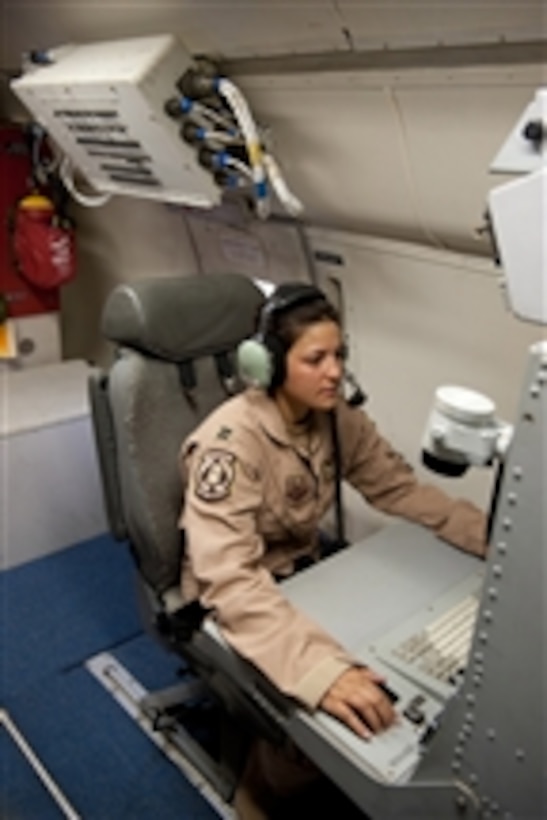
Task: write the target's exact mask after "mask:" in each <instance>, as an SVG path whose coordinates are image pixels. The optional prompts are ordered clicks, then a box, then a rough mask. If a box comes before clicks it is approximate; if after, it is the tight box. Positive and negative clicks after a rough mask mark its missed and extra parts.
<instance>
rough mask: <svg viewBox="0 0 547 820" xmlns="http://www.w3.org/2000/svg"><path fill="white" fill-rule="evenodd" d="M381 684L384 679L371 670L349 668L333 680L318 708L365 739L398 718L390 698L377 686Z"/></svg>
mask: <svg viewBox="0 0 547 820" xmlns="http://www.w3.org/2000/svg"><path fill="white" fill-rule="evenodd" d="M384 682H385V678H383V677H382V675H379V674H377V673H376V672H374V671H373V670H372V669H368V668H363V667H359V666H352V667H350V669H346V671H345V672H342V674H341V675H340V676H339V677H338V678H337V679H336V680H335V681H334V683H333V684H332V685H331V687H330V689H328V690H327V692H326V693H325V694H324V695H323V697H322V699H321V701H320V702H319V708H320V709H323V710H324V711H325V712H328V713H329V714H331V715H332V716H333V717H335V718H338V720H341V721H342V723H345V724H346V725H347V726H349V728H350V729H352V730H353V731H354V732H355V733H356V734H357V735H359V736H360V737H362V738H366V739H368V738H370V737H371V736H372V735H373V734H376V733H377V732H381V731H382V730H383V729H387V728H388V726H391V724H392V723H394V722H395V720H396V718H397V713H396V712H395V710H394V708H393V706H392V704H391V701H390V699H389V698H388V696H387V695H386V693H385V692H384V691H383V689H382V688H381V687H380V686H379V685H378V684H381V683H384Z"/></svg>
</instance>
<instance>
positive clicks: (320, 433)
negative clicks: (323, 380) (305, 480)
mask: <svg viewBox="0 0 547 820" xmlns="http://www.w3.org/2000/svg"><path fill="white" fill-rule="evenodd" d="M247 396H248V399H249V402H250V403H251V406H252V408H253V412H254V415H255V417H256V418H257V420H258V423H259V424H260V426H261V427H262V429H263V430H264V432H265V433H266V435H267V436H268V437H269V438H271V439H272V440H273V441H275V442H277V443H278V444H282V445H283V446H285V447H291V448H292V449H294V448H295V445H294V441H293V439H292V438H291V435H290V429H289V428H288V427H287V423H286V422H285V419H284V418H283V416H282V415H281V413H280V411H279V408H278V406H277V404H276V403H275V401H274V400H273V399H272V398H271V397H270V396H268V394H267V393H266V392H265V391H264V390H260V389H258V388H249V389H248V390H247ZM310 424H312V425H313V429H312V435H311V439H310V455H313V454H314V453H315V452H316V451H317V450H318V449H319V447H320V446H321V443H322V441H324V431H325V430H327V429H328V426H329V420H328V417H327V414H326V413H317V412H316V413H313V418H312V420H311V421H310Z"/></svg>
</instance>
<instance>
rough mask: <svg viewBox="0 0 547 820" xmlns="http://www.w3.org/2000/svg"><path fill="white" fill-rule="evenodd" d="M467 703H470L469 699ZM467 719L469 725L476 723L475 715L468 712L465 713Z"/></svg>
mask: <svg viewBox="0 0 547 820" xmlns="http://www.w3.org/2000/svg"><path fill="white" fill-rule="evenodd" d="M467 702H468V703H469V699H468V700H467ZM465 719H466V721H467V723H469V724H471V723H474V722H475V714H474V713H473V712H466V713H465Z"/></svg>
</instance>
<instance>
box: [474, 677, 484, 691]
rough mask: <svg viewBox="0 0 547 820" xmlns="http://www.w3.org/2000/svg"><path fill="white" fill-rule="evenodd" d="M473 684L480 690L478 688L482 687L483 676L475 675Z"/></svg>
mask: <svg viewBox="0 0 547 820" xmlns="http://www.w3.org/2000/svg"><path fill="white" fill-rule="evenodd" d="M473 683H474V684H475V686H476V687H477V689H478V688H479V687H480V686H481V685H482V677H481V675H474V677H473Z"/></svg>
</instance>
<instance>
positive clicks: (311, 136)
mask: <svg viewBox="0 0 547 820" xmlns="http://www.w3.org/2000/svg"><path fill="white" fill-rule="evenodd" d="M243 87H245V89H246V93H247V96H248V98H249V99H250V101H251V104H252V108H253V111H254V112H255V114H256V116H257V118H258V119H259V120H262V121H263V122H265V123H267V125H268V127H271V131H272V134H273V138H274V142H273V147H274V153H275V155H276V157H277V159H278V160H279V162H280V164H281V167H282V169H283V172H284V175H285V178H286V180H287V182H288V184H289V186H290V187H291V189H292V190H293V191H294V193H295V194H296V196H298V197H299V198H301V199H302V201H303V202H304V203H305V208H306V219H307V220H309V221H310V222H312V223H313V222H316V223H319V224H329V225H346V226H347V227H348V228H350V229H351V228H354V229H359V228H361V227H362V226H363V225H364V224H366V225H368V226H369V227H370V228H371V231H372V232H374V228H375V227H377V228H379V226H381V225H382V224H385V223H386V222H390V223H391V224H392V225H393V226H395V230H397V231H398V232H399V235H401V236H407V237H411V236H415V235H416V234H417V233H419V226H418V224H417V222H416V219H415V214H414V212H413V208H412V204H411V203H410V202H409V200H408V198H407V197H406V196H405V195H404V183H402V179H403V176H404V168H403V165H402V162H401V158H400V151H399V142H398V140H399V137H398V134H397V131H396V129H394V128H393V121H392V112H391V110H390V107H389V105H388V102H387V100H386V97H385V94H384V93H383V91H382V89H381V88H369V89H364V88H362V87H361V86H360V79H359V77H358V75H355V76H347V75H344V76H341V77H332V78H331V82H330V83H328V82H327V83H325V82H324V81H323V82H321V81H317V80H314V79H313V78H305V77H300V78H295V79H294V81H293V82H291V81H290V80H289V81H288V82H286V81H285V80H283V81H280V82H279V83H278V84H275V85H271V86H268V84H267V83H266V82H264V83H260V90H258V89H257V88H256V87H255V88H252V87H251V86H250V85H249V84H245V83H243Z"/></svg>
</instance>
